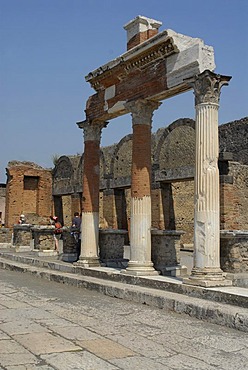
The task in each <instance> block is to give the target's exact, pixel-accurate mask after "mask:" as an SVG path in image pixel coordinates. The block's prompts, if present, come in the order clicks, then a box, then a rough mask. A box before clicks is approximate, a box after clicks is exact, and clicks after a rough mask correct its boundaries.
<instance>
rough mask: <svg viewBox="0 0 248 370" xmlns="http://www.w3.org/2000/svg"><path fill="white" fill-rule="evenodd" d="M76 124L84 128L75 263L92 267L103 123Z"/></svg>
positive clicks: (95, 256)
mask: <svg viewBox="0 0 248 370" xmlns="http://www.w3.org/2000/svg"><path fill="white" fill-rule="evenodd" d="M78 126H79V127H80V128H82V129H83V130H84V167H83V195H82V235H81V254H80V257H79V260H78V262H77V265H80V266H83V267H93V266H99V254H98V239H99V181H100V168H99V167H100V139H101V132H102V128H103V127H105V123H104V124H102V123H100V124H95V125H90V124H89V123H88V122H87V121H84V122H80V123H79V124H78Z"/></svg>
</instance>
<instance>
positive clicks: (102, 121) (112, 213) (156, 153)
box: [6, 16, 248, 286]
mask: <svg viewBox="0 0 248 370" xmlns="http://www.w3.org/2000/svg"><path fill="white" fill-rule="evenodd" d="M160 26H161V23H160V22H157V21H155V20H152V19H149V18H146V17H141V16H138V17H136V18H135V19H134V20H132V21H131V22H129V23H128V24H127V25H126V26H125V27H124V28H125V29H126V31H127V51H126V52H125V53H124V54H123V55H121V56H120V57H118V58H116V59H114V60H112V61H110V62H108V63H107V64H105V65H103V66H101V67H99V68H98V69H96V70H94V71H92V72H90V73H89V74H88V76H86V81H87V82H89V83H90V84H91V86H92V87H93V89H94V90H95V93H94V94H93V95H92V96H90V97H89V99H88V101H87V104H86V110H85V113H86V119H85V120H84V121H82V122H78V127H79V128H80V129H82V130H83V135H84V150H83V152H84V153H83V156H82V157H81V156H72V157H70V156H62V157H60V158H59V160H58V162H57V164H56V166H55V168H54V169H53V170H52V171H47V170H42V169H38V168H35V166H34V168H30V170H29V169H28V167H27V166H26V167H25V166H22V165H21V164H19V165H18V164H17V165H15V166H13V165H12V164H10V166H9V169H8V185H7V202H6V204H7V206H6V224H7V226H11V225H12V224H13V223H14V221H15V220H16V217H17V214H18V215H19V213H20V212H25V213H26V214H28V215H29V214H30V217H31V216H32V215H33V216H32V217H34V215H36V216H37V217H38V218H37V220H39V222H41V223H42V222H46V220H45V218H46V217H49V215H50V214H51V212H52V211H54V212H55V213H56V214H57V215H58V216H59V217H60V219H61V221H62V222H63V224H64V225H69V224H70V222H71V217H72V214H73V213H74V212H75V211H79V212H80V211H82V244H81V255H80V258H79V261H78V265H79V266H82V267H91V266H98V265H99V263H100V260H99V252H98V245H99V226H100V229H108V230H111V229H124V230H127V231H128V234H127V236H126V241H125V242H126V243H130V259H129V262H128V266H127V268H126V270H125V271H123V273H127V274H131V275H155V274H157V271H156V264H155V263H154V261H153V260H152V259H153V257H154V256H155V255H156V252H154V250H155V249H156V248H157V245H158V244H159V243H160V242H158V239H159V238H160V239H161V240H162V242H161V245H163V246H165V245H166V242H165V239H166V238H167V239H168V238H170V236H169V235H171V236H173V237H174V235H175V231H178V232H179V230H182V231H183V233H181V234H180V244H181V247H182V248H193V245H194V251H195V254H194V255H195V259H194V267H193V269H192V273H191V276H190V278H189V279H188V280H187V283H189V284H196V285H197V284H199V285H202V286H215V285H225V284H229V283H228V281H226V279H225V275H224V274H223V271H222V269H221V268H220V235H222V236H221V237H222V239H223V238H227V239H226V240H228V241H227V242H226V245H227V247H226V250H227V249H228V248H229V252H230V250H231V249H232V248H231V247H230V246H229V244H228V243H229V239H228V238H229V234H228V232H227V230H248V219H247V211H246V210H247V209H248V186H247V181H248V180H247V179H248V148H247V142H248V139H247V124H248V123H247V122H248V120H247V118H244V119H241V120H239V121H235V122H230V123H227V124H225V125H222V126H220V127H219V126H218V107H219V102H220V91H221V88H222V86H223V85H228V84H229V81H230V79H231V77H230V76H223V75H220V74H216V73H214V69H215V63H214V52H213V48H212V47H211V46H207V45H205V44H204V42H203V41H202V40H200V39H198V38H192V37H189V36H185V35H181V34H178V33H176V32H174V31H172V30H165V31H162V32H158V29H159V27H160ZM188 90H193V93H194V96H195V110H196V119H195V121H194V120H192V119H189V118H182V119H179V120H177V121H175V122H173V123H172V124H171V125H169V126H168V127H166V128H161V129H159V130H158V131H157V132H156V133H155V134H152V133H151V124H152V116H153V113H154V111H155V110H156V109H159V106H160V104H161V101H162V100H164V99H167V98H169V97H171V96H175V95H177V94H179V93H182V92H184V91H188ZM192 95H193V94H192ZM192 98H193V97H192ZM123 114H131V116H132V126H133V132H132V135H128V136H126V137H124V138H123V139H122V140H121V141H120V142H119V143H118V144H116V145H113V146H110V147H106V148H100V138H101V132H102V129H104V127H106V126H107V124H108V121H109V120H111V119H113V118H115V117H118V116H120V115H123ZM18 167H19V168H18ZM31 167H32V166H31ZM18 186H19V188H18ZM15 187H16V189H19V190H18V192H20V193H18V194H22V196H21V200H18V199H17V193H16V190H15ZM52 197H53V202H52ZM31 199H32V207H31V208H30V209H29V207H28V201H29V200H31ZM18 202H19V203H18ZM20 202H22V203H20ZM13 205H14V206H13ZM30 210H31V212H30ZM14 212H16V213H14ZM164 230H165V231H167V234H166V233H165V232H163V231H164ZM220 230H222V231H224V230H225V231H226V232H225V233H222V234H221V233H220ZM100 231H101V230H100ZM170 232H171V234H170ZM173 232H174V234H173ZM178 235H179V234H178ZM239 235H240V234H239ZM242 243H243V242H242ZM242 243H241V244H242ZM155 244H156V246H155ZM235 248H236V247H235ZM229 252H228V253H229ZM154 253H155V254H154ZM230 253H234V254H235V253H236V254H235V258H234V260H235V263H236V265H235V266H236V267H235V266H234V265H233V266H232V267H231V268H233V269H235V268H237V269H239V270H245V271H247V270H248V264H247V258H248V255H247V247H244V248H243V249H242V251H240V250H239V251H238V252H237V250H236V249H235V252H233V249H232V250H231V252H230ZM230 253H229V254H230ZM156 256H157V255H156ZM167 257H168V256H167ZM167 257H166V258H167ZM154 258H155V257H154ZM168 258H169V257H168ZM230 261H231V258H230V259H229V262H230ZM245 261H246V262H245ZM229 262H228V263H229ZM225 263H226V262H225ZM175 264H177V261H176V262H175ZM230 264H231V262H230V263H229V265H228V268H230ZM154 266H155V268H154ZM221 267H222V268H223V264H222V266H221Z"/></svg>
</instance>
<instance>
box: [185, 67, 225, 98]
mask: <svg viewBox="0 0 248 370" xmlns="http://www.w3.org/2000/svg"><path fill="white" fill-rule="evenodd" d="M231 78H232V77H231V76H222V75H219V74H215V73H213V72H211V71H209V70H206V71H204V72H202V73H201V74H199V75H198V76H196V77H195V79H194V80H191V82H190V83H191V86H192V87H193V88H194V95H195V105H198V104H202V103H213V104H217V105H218V104H219V100H220V90H221V88H222V86H224V85H228V82H229V81H230V79H231Z"/></svg>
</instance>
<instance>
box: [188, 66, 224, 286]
mask: <svg viewBox="0 0 248 370" xmlns="http://www.w3.org/2000/svg"><path fill="white" fill-rule="evenodd" d="M230 79H231V77H228V76H220V75H216V74H215V73H212V72H210V71H204V72H203V73H201V74H200V75H198V76H197V77H196V78H195V81H194V83H193V87H194V94H195V109H196V146H195V147H196V167H195V216H194V217H195V220H194V267H193V269H192V272H191V276H190V278H189V279H188V280H185V282H187V283H191V284H194V285H201V286H218V285H229V282H227V281H225V277H224V275H223V271H222V270H221V269H220V205H219V202H220V200H219V169H218V156H219V140H218V108H219V97H220V90H221V87H222V86H223V85H228V81H229V80H230Z"/></svg>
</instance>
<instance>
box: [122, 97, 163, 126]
mask: <svg viewBox="0 0 248 370" xmlns="http://www.w3.org/2000/svg"><path fill="white" fill-rule="evenodd" d="M160 105H161V103H160V102H155V101H151V100H146V99H138V100H134V101H130V102H127V103H126V104H125V108H126V109H127V110H128V111H129V112H130V113H131V115H132V122H133V125H138V124H142V125H151V121H152V116H153V112H154V111H155V110H156V109H158V107H159V106H160Z"/></svg>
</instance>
